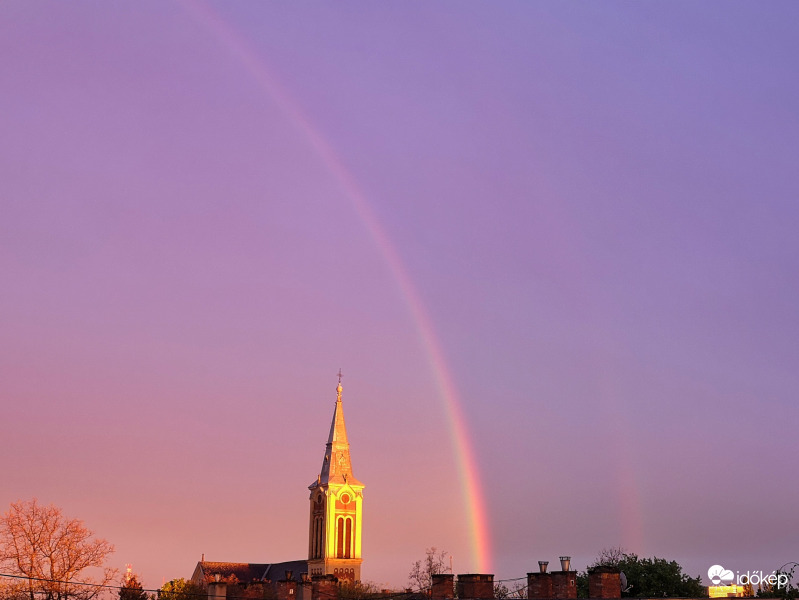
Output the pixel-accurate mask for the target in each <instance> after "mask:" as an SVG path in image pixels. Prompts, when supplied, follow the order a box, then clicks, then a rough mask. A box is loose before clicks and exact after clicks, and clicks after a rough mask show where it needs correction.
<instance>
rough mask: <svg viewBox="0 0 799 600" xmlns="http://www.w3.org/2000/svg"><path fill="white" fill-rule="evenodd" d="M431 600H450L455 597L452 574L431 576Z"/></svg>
mask: <svg viewBox="0 0 799 600" xmlns="http://www.w3.org/2000/svg"><path fill="white" fill-rule="evenodd" d="M432 577H433V589H432V591H431V593H430V598H431V600H450V599H451V598H454V597H455V576H454V575H453V574H452V573H435V574H433V576H432Z"/></svg>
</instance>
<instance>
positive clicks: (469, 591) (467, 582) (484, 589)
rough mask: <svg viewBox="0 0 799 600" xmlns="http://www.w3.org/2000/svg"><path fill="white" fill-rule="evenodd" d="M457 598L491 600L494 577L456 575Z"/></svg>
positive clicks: (480, 574) (481, 574) (473, 574)
mask: <svg viewBox="0 0 799 600" xmlns="http://www.w3.org/2000/svg"><path fill="white" fill-rule="evenodd" d="M457 590H458V598H460V599H461V600H464V599H469V600H493V598H494V575H493V574H491V575H486V574H484V573H470V574H465V575H462V574H459V575H458V583H457Z"/></svg>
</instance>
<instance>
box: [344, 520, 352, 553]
mask: <svg viewBox="0 0 799 600" xmlns="http://www.w3.org/2000/svg"><path fill="white" fill-rule="evenodd" d="M344 558H352V517H347V546H346V550H345V551H344Z"/></svg>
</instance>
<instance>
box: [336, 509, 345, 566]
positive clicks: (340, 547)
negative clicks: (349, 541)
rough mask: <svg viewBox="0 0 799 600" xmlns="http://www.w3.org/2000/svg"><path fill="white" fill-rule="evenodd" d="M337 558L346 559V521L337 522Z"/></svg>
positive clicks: (340, 519) (338, 520)
mask: <svg viewBox="0 0 799 600" xmlns="http://www.w3.org/2000/svg"><path fill="white" fill-rule="evenodd" d="M336 530H337V531H336V558H344V519H342V518H341V517H339V518H338V519H337V520H336Z"/></svg>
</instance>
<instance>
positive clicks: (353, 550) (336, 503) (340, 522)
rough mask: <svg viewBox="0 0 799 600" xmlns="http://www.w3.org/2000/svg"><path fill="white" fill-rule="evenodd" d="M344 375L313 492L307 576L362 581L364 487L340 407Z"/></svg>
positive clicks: (339, 383)
mask: <svg viewBox="0 0 799 600" xmlns="http://www.w3.org/2000/svg"><path fill="white" fill-rule="evenodd" d="M342 389H343V388H342V387H341V372H340V371H339V376H338V386H337V387H336V408H335V410H334V411H333V422H332V423H331V425H330V436H329V437H328V439H327V446H326V447H325V457H324V459H323V460H322V471H321V473H320V474H319V476H318V477H317V478H316V481H314V482H313V483H312V484H311V485H310V486H308V489H309V490H311V496H310V498H311V513H310V527H309V532H308V573H309V574H310V575H311V576H314V575H335V576H336V577H338V578H339V579H342V580H344V579H346V580H349V581H360V579H361V562H363V561H362V559H361V515H362V514H363V513H362V506H363V488H364V485H363V484H362V483H361V482H360V481H358V480H357V479H355V476H354V475H353V474H352V462H351V461H350V444H349V442H348V441H347V429H346V427H345V426H344V409H343V408H342V407H341V391H342Z"/></svg>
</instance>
